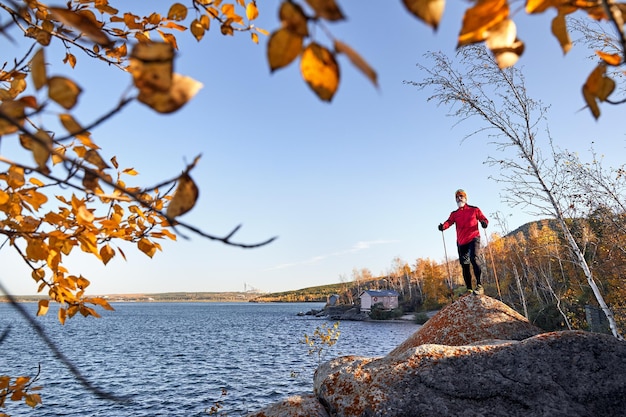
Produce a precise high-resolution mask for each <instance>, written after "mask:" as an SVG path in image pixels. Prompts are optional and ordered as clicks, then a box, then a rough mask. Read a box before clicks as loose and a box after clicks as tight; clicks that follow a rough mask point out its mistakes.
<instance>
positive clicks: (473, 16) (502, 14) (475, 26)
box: [457, 0, 509, 47]
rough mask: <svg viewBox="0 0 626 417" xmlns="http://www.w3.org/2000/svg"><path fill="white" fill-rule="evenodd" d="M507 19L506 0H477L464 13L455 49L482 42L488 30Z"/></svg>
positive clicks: (507, 7)
mask: <svg viewBox="0 0 626 417" xmlns="http://www.w3.org/2000/svg"><path fill="white" fill-rule="evenodd" d="M508 17H509V5H508V3H507V1H506V0H478V1H477V2H476V4H475V5H474V6H473V7H471V8H469V9H467V10H466V11H465V15H464V16H463V27H462V28H461V33H460V34H459V39H458V44H457V47H461V46H463V45H468V44H471V43H477V42H482V41H484V40H485V39H486V38H487V36H488V35H489V30H490V29H491V28H493V27H494V26H496V25H497V24H498V23H500V22H502V21H503V20H505V19H507V18H508Z"/></svg>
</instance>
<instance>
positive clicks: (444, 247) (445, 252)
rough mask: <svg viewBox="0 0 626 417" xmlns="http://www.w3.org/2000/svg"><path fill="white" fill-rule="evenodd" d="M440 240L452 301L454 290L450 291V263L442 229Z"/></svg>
mask: <svg viewBox="0 0 626 417" xmlns="http://www.w3.org/2000/svg"><path fill="white" fill-rule="evenodd" d="M441 240H443V253H444V255H445V257H446V268H447V270H448V279H447V280H446V282H447V283H448V289H449V290H450V299H451V300H452V301H454V291H452V274H450V263H449V262H448V249H446V238H445V236H444V235H443V230H442V231H441Z"/></svg>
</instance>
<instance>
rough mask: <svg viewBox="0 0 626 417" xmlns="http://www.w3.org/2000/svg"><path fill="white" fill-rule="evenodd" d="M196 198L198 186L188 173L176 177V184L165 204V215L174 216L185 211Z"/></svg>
mask: <svg viewBox="0 0 626 417" xmlns="http://www.w3.org/2000/svg"><path fill="white" fill-rule="evenodd" d="M197 200H198V187H197V186H196V184H195V183H194V182H193V180H192V179H191V177H190V176H189V175H188V174H183V175H182V176H181V177H180V178H179V179H178V186H177V187H176V191H175V192H174V196H173V197H172V200H171V201H170V203H169V204H168V206H167V216H168V217H170V218H174V217H177V216H180V215H181V214H185V213H187V212H188V211H189V210H191V209H192V208H193V206H194V205H195V204H196V201H197Z"/></svg>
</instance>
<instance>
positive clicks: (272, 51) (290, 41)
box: [267, 28, 302, 72]
mask: <svg viewBox="0 0 626 417" xmlns="http://www.w3.org/2000/svg"><path fill="white" fill-rule="evenodd" d="M301 50H302V37H301V36H299V35H298V34H296V33H294V32H292V31H290V30H289V29H286V28H282V29H279V30H277V31H276V32H274V33H272V36H270V38H269V41H268V43H267V60H268V62H269V64H270V71H272V72H273V71H275V70H277V69H280V68H283V67H286V66H287V65H289V64H291V63H292V62H293V60H294V59H296V58H297V57H298V55H299V54H300V51H301Z"/></svg>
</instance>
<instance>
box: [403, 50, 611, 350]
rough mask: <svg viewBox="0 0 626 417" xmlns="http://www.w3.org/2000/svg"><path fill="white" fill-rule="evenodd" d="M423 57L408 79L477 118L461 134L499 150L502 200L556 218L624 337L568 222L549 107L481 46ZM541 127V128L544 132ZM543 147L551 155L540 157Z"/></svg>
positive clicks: (491, 160) (461, 114)
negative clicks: (483, 138) (417, 74)
mask: <svg viewBox="0 0 626 417" xmlns="http://www.w3.org/2000/svg"><path fill="white" fill-rule="evenodd" d="M427 57H428V58H430V59H432V60H433V61H434V63H433V65H432V66H431V67H427V66H424V65H422V64H418V65H417V66H418V68H419V69H420V70H421V71H422V72H423V73H424V74H425V76H424V78H423V79H422V80H421V81H409V82H407V84H409V85H413V86H415V87H417V88H418V89H420V90H424V89H428V90H430V91H432V95H430V96H429V97H428V101H434V102H436V103H437V104H439V105H445V106H447V107H449V108H450V109H451V110H450V113H449V115H450V116H453V117H455V118H458V119H460V120H461V121H465V120H468V119H478V120H479V122H480V125H479V126H480V127H478V128H477V129H476V130H474V131H473V132H471V133H469V134H468V135H467V136H466V137H465V139H468V138H470V137H472V136H476V135H478V134H481V135H487V137H488V138H489V140H490V143H492V144H493V146H494V147H495V149H496V150H497V151H499V153H498V154H497V155H498V157H488V159H487V163H488V164H490V165H491V166H494V167H498V168H499V169H500V174H499V175H498V176H497V177H495V179H496V180H497V181H500V182H502V183H503V184H504V185H505V189H504V195H503V198H504V200H505V202H507V203H509V204H510V205H511V206H521V207H523V208H525V209H527V210H528V211H529V212H530V213H532V214H537V215H543V216H546V215H547V216H550V217H552V218H554V219H556V220H557V222H558V224H559V226H560V229H561V231H562V233H563V235H564V238H565V240H566V242H567V244H568V246H569V249H570V251H571V254H572V256H573V258H574V262H576V264H577V265H578V267H580V269H581V270H582V271H583V273H584V275H585V277H586V279H587V282H588V284H589V286H590V288H591V289H592V291H593V294H594V296H595V298H596V300H597V302H598V304H599V305H600V308H601V309H602V311H603V312H604V314H605V315H606V317H607V319H608V322H609V326H610V328H611V332H612V333H613V336H615V337H616V338H618V339H620V340H623V337H622V335H621V334H619V331H618V329H617V325H616V322H615V318H614V316H613V312H612V311H611V309H610V308H609V306H608V305H607V303H606V302H605V300H604V297H603V295H602V293H601V291H600V289H599V287H598V285H597V284H596V281H595V279H594V275H593V273H592V271H591V268H590V267H589V265H588V263H587V261H586V259H585V256H584V254H583V251H582V250H581V248H580V247H579V245H578V243H577V241H576V239H575V238H574V236H573V234H572V231H571V230H570V227H569V226H568V223H567V221H566V220H567V219H568V216H567V215H568V210H569V207H570V206H571V205H572V204H574V203H575V202H574V201H573V200H572V196H571V195H570V194H569V191H568V189H567V187H566V184H565V183H563V182H562V178H563V176H564V175H565V174H566V173H565V169H564V167H565V164H564V161H563V158H562V156H561V154H560V153H559V152H557V151H556V150H555V148H554V144H553V141H552V138H551V137H550V134H549V131H548V128H547V122H546V113H547V108H546V107H545V106H544V105H543V104H542V103H541V102H540V101H536V100H534V99H532V98H531V97H529V96H528V94H527V91H526V88H525V84H524V77H523V75H522V73H521V71H520V70H519V69H517V68H508V69H501V68H499V66H498V64H497V62H496V61H495V60H494V58H493V57H492V56H491V55H490V54H489V53H488V52H487V50H486V49H485V48H484V47H482V46H479V45H472V46H467V47H463V48H461V49H459V50H458V52H457V58H458V65H455V63H454V62H453V61H452V60H451V59H450V58H448V57H447V56H446V55H445V54H443V53H430V54H428V55H427ZM541 128H544V129H545V131H543V132H542V133H540V129H541ZM465 139H464V140H465ZM540 144H541V145H540ZM546 150H547V154H548V155H551V156H552V158H551V159H548V157H546V156H544V152H545V151H546ZM508 155H512V156H508Z"/></svg>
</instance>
